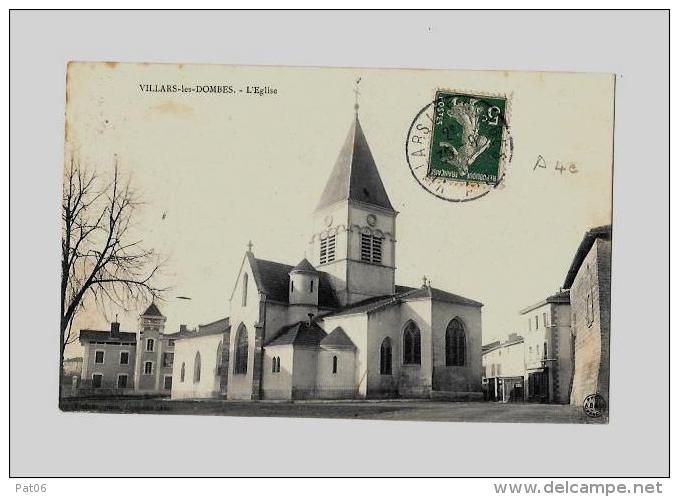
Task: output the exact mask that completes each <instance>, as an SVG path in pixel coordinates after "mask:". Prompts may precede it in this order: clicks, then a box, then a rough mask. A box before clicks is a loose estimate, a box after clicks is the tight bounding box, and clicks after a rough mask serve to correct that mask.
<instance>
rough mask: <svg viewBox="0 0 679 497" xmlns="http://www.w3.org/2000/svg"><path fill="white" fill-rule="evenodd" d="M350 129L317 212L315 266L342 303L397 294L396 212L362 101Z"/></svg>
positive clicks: (313, 248)
mask: <svg viewBox="0 0 679 497" xmlns="http://www.w3.org/2000/svg"><path fill="white" fill-rule="evenodd" d="M354 110H355V111H356V112H355V116H354V120H353V122H352V124H351V127H350V129H349V134H348V136H347V138H346V140H345V141H344V145H343V146H342V149H341V150H340V153H339V157H338V158H337V161H336V162H335V166H334V167H333V169H332V172H331V173H330V177H329V178H328V182H327V184H326V185H325V189H324V190H323V194H322V195H321V200H320V202H319V203H318V206H317V207H316V210H315V211H314V215H313V232H312V236H311V240H310V242H309V244H310V247H309V248H310V251H309V253H310V254H311V257H312V259H311V260H312V262H313V265H314V266H315V267H316V268H318V269H319V270H320V271H323V272H324V273H326V274H327V275H328V276H329V278H330V282H331V285H332V287H333V290H334V291H335V294H336V295H337V298H338V300H339V302H340V303H341V304H342V305H347V304H351V303H354V302H358V301H360V300H363V299H366V298H369V297H374V296H377V295H393V293H394V279H395V271H396V254H395V245H396V238H395V237H396V215H397V214H398V213H397V212H396V211H395V210H394V208H393V207H392V205H391V201H390V200H389V196H388V195H387V191H386V190H385V188H384V184H383V183H382V179H381V178H380V173H379V172H378V171H377V166H376V165H375V160H374V159H373V155H372V153H371V152H370V147H369V146H368V141H367V140H366V138H365V134H364V133H363V129H362V127H361V122H360V121H359V118H358V103H356V104H355V107H354Z"/></svg>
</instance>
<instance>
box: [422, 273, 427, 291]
mask: <svg viewBox="0 0 679 497" xmlns="http://www.w3.org/2000/svg"><path fill="white" fill-rule="evenodd" d="M426 286H427V276H426V275H424V276H422V288H424V287H426Z"/></svg>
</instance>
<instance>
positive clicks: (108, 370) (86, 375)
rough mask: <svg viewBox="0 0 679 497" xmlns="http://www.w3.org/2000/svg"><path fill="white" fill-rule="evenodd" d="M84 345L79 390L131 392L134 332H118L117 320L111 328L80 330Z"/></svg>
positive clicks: (135, 339)
mask: <svg viewBox="0 0 679 497" xmlns="http://www.w3.org/2000/svg"><path fill="white" fill-rule="evenodd" d="M80 345H82V348H83V363H82V375H81V380H80V385H79V391H80V393H82V394H85V393H115V394H120V393H131V392H132V391H134V371H135V360H136V351H137V335H136V334H135V333H130V332H124V331H120V323H116V322H114V323H111V329H110V330H89V329H86V330H80Z"/></svg>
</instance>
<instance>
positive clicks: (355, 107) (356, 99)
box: [354, 77, 361, 114]
mask: <svg viewBox="0 0 679 497" xmlns="http://www.w3.org/2000/svg"><path fill="white" fill-rule="evenodd" d="M360 82H361V78H360V77H359V78H358V79H357V80H356V84H355V85H354V112H356V114H358V96H359V95H360V94H361V92H360V91H358V84H359V83H360Z"/></svg>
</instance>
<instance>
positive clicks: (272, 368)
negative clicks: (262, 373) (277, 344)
mask: <svg viewBox="0 0 679 497" xmlns="http://www.w3.org/2000/svg"><path fill="white" fill-rule="evenodd" d="M271 372H272V373H275V372H276V358H275V357H272V358H271Z"/></svg>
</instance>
